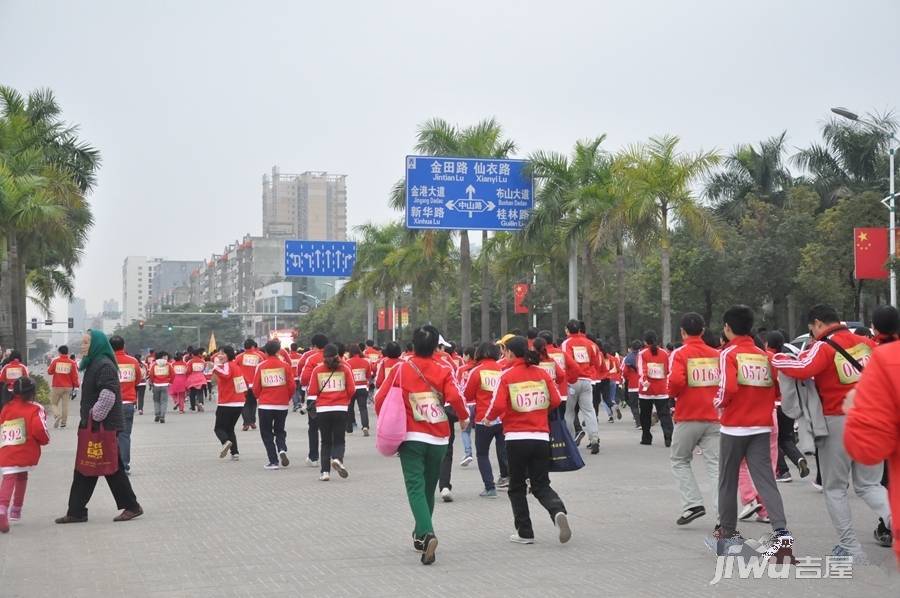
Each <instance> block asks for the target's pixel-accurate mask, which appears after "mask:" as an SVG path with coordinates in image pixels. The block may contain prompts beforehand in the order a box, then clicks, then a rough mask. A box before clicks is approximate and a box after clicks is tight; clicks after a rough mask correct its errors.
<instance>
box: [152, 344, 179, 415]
mask: <svg viewBox="0 0 900 598" xmlns="http://www.w3.org/2000/svg"><path fill="white" fill-rule="evenodd" d="M174 379H175V372H174V370H173V369H172V364H171V363H169V354H168V353H166V352H165V351H160V352H159V353H157V354H156V355H155V356H154V358H153V364H152V365H151V366H150V384H152V385H153V415H154V417H153V421H154V422H156V423H159V424H164V423H166V409H167V408H168V401H167V400H166V395H167V392H168V388H169V384H171V383H172V381H173V380H174Z"/></svg>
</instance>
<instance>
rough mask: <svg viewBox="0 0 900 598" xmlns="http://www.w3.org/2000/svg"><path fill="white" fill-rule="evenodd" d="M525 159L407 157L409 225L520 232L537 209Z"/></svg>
mask: <svg viewBox="0 0 900 598" xmlns="http://www.w3.org/2000/svg"><path fill="white" fill-rule="evenodd" d="M527 165H528V162H527V161H525V160H501V159H495V158H451V157H436V156H407V157H406V227H407V228H424V229H457V230H519V229H521V228H522V227H523V226H525V223H526V222H527V221H528V218H529V216H530V215H531V210H532V207H533V205H534V185H533V183H532V179H531V178H530V177H528V176H526V174H525V168H526V166H527Z"/></svg>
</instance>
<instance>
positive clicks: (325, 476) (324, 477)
mask: <svg viewBox="0 0 900 598" xmlns="http://www.w3.org/2000/svg"><path fill="white" fill-rule="evenodd" d="M330 479H331V474H330V473H328V472H327V471H323V472H322V473H321V474H320V475H319V481H320V482H327V481H328V480H330Z"/></svg>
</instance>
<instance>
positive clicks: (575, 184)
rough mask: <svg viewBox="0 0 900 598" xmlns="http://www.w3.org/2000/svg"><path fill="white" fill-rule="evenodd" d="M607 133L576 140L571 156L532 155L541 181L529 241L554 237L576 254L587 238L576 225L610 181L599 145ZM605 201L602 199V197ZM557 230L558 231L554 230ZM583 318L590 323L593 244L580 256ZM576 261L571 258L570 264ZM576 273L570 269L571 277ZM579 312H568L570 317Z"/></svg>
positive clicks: (605, 155) (607, 158)
mask: <svg viewBox="0 0 900 598" xmlns="http://www.w3.org/2000/svg"><path fill="white" fill-rule="evenodd" d="M605 139H606V135H600V136H599V137H595V138H593V139H586V140H582V141H578V142H576V143H575V147H574V148H573V150H572V153H571V156H568V157H567V156H565V155H563V154H560V153H557V152H535V153H533V154H532V155H531V156H529V161H530V162H531V171H532V174H533V176H534V177H535V179H536V180H537V181H538V183H539V187H538V191H537V193H536V195H535V200H536V202H535V208H534V210H533V212H532V217H531V220H529V222H528V224H527V225H526V227H525V230H524V237H525V239H526V240H529V241H532V242H533V241H534V240H536V239H538V238H546V237H547V235H548V234H549V235H551V236H555V239H554V240H553V241H552V242H555V243H557V244H560V245H562V246H564V247H568V248H569V252H570V253H569V256H570V258H571V257H572V256H577V255H578V251H577V247H578V245H579V244H580V243H581V241H583V239H584V228H583V227H581V226H577V225H573V223H575V222H577V221H578V220H579V218H580V217H581V214H583V213H584V211H585V209H586V206H587V205H588V204H590V203H591V202H593V201H596V200H598V198H600V197H601V196H604V195H605V189H606V188H607V186H608V183H609V180H610V170H609V167H610V164H611V159H610V156H609V154H608V153H607V152H605V151H604V150H603V149H601V148H600V145H601V144H602V143H603V141H604V140H605ZM601 201H602V200H601ZM553 231H555V233H554V232H553ZM581 258H582V261H583V263H584V268H583V271H582V276H581V280H582V318H583V319H584V320H585V321H586V322H588V324H589V323H590V322H589V321H590V319H591V304H590V288H591V277H590V274H591V261H592V258H591V247H589V246H588V245H584V249H583V252H582V255H581ZM572 263H573V260H571V259H570V264H572ZM574 275H575V272H572V271H570V272H569V276H570V277H572V276H574ZM575 317H577V313H569V318H575Z"/></svg>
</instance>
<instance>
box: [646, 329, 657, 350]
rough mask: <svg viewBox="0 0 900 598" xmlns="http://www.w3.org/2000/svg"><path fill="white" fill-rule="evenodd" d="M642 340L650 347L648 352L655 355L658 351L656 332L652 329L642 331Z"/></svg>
mask: <svg viewBox="0 0 900 598" xmlns="http://www.w3.org/2000/svg"><path fill="white" fill-rule="evenodd" d="M644 342H645V343H647V346H649V347H650V353H651V354H652V355H656V354H657V353H659V337H657V336H656V333H655V332H653V331H652V330H648V331H647V332H645V333H644Z"/></svg>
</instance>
